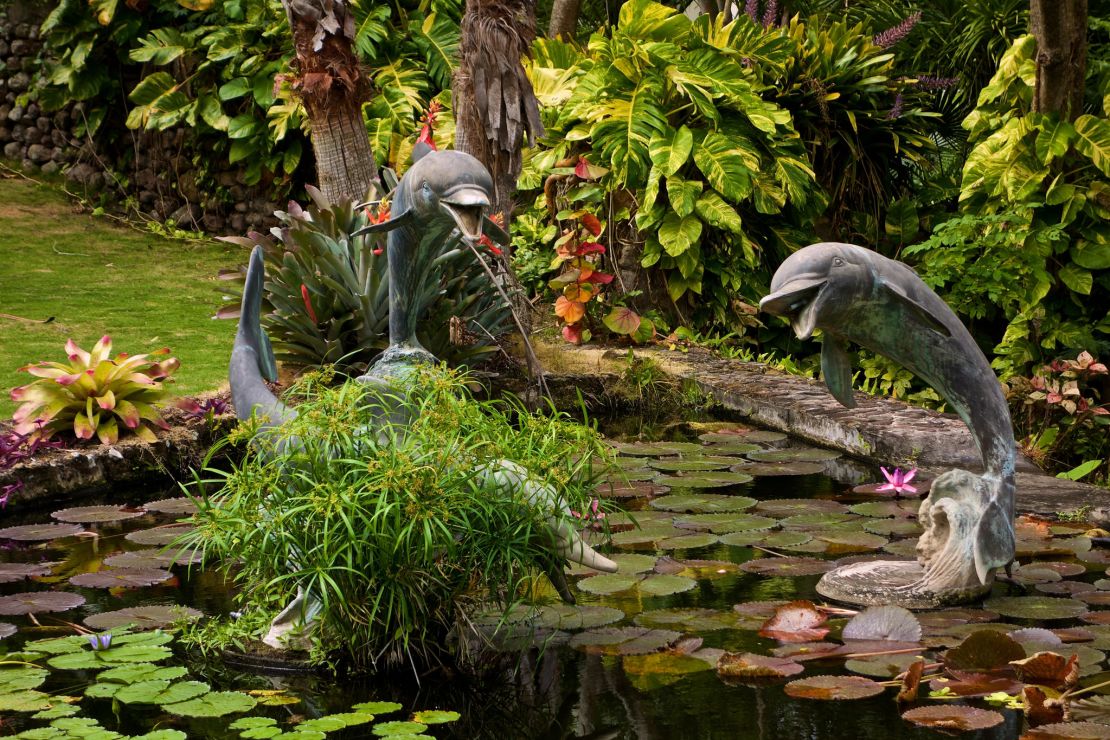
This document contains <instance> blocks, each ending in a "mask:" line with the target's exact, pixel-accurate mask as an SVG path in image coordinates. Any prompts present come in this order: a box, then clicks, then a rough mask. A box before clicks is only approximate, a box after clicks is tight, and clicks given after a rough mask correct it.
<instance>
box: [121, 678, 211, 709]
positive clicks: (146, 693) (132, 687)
mask: <svg viewBox="0 0 1110 740" xmlns="http://www.w3.org/2000/svg"><path fill="white" fill-rule="evenodd" d="M211 688H212V687H211V686H209V685H208V684H206V683H203V682H201V681H167V680H164V679H163V680H154V681H136V682H134V683H131V684H127V685H126V686H124V687H123V688H121V689H120V690H119V691H117V692H116V694H115V697H114V698H116V699H118V700H119V701H121V702H123V703H124V704H173V703H174V702H179V701H185V700H187V699H194V698H196V697H198V696H200V695H202V694H207V693H208V692H209V691H210V690H211Z"/></svg>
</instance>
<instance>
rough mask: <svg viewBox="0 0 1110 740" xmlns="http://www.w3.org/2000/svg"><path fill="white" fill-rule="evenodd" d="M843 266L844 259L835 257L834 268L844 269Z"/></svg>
mask: <svg viewBox="0 0 1110 740" xmlns="http://www.w3.org/2000/svg"><path fill="white" fill-rule="evenodd" d="M843 266H844V258H843V257H833V267H843Z"/></svg>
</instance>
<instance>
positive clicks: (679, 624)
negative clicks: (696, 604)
mask: <svg viewBox="0 0 1110 740" xmlns="http://www.w3.org/2000/svg"><path fill="white" fill-rule="evenodd" d="M739 618H740V617H739V615H738V614H737V613H736V612H726V611H721V610H718V609H698V608H693V609H681V608H679V609H656V610H654V611H649V612H642V613H640V614H638V615H636V618H635V619H634V620H633V622H634V623H635V624H636V626H638V627H648V628H650V629H678V630H683V631H685V632H712V631H715V630H723V629H732V628H733V627H735V626H736V622H737V620H738V619H739Z"/></svg>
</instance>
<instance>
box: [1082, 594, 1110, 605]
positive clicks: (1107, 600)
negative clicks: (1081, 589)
mask: <svg viewBox="0 0 1110 740" xmlns="http://www.w3.org/2000/svg"><path fill="white" fill-rule="evenodd" d="M1075 598H1076V599H1078V600H1080V601H1082V602H1083V603H1084V604H1086V605H1087V606H1110V591H1088V592H1087V593H1080V594H1076V595H1075Z"/></svg>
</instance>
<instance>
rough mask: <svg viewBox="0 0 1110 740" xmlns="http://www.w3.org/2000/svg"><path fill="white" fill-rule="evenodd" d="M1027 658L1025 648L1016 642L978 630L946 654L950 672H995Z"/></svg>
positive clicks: (945, 660)
mask: <svg viewBox="0 0 1110 740" xmlns="http://www.w3.org/2000/svg"><path fill="white" fill-rule="evenodd" d="M1024 657H1025V648H1023V647H1022V646H1021V645H1020V644H1019V643H1018V642H1017V641H1016V640H1014V639H1013V638H1011V637H1009V636H1008V635H1004V634H1002V633H1001V632H996V631H994V630H985V629H981V630H977V631H975V632H972V633H971V634H970V635H968V636H967V637H966V638H965V639H964V641H963V642H961V643H960V644H959V645H958V646H957V647H954V648H952V649H951V650H949V651H948V652H946V653H945V654H944V667H945V668H946V669H948V670H950V671H951V670H962V671H993V670H997V669H999V668H1006V667H1007V666H1009V664H1010V661H1012V660H1021V659H1022V658H1024Z"/></svg>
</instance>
